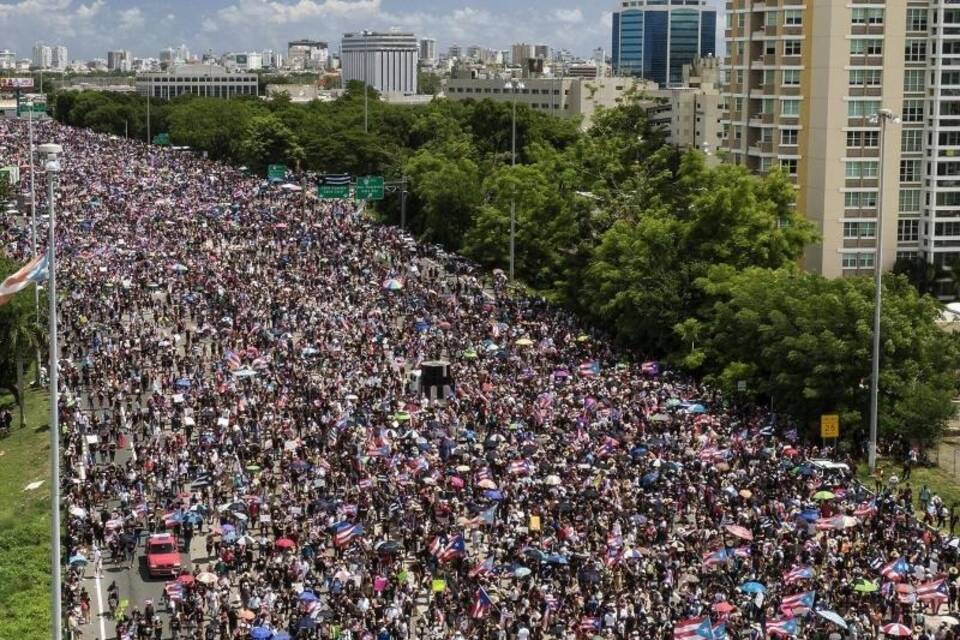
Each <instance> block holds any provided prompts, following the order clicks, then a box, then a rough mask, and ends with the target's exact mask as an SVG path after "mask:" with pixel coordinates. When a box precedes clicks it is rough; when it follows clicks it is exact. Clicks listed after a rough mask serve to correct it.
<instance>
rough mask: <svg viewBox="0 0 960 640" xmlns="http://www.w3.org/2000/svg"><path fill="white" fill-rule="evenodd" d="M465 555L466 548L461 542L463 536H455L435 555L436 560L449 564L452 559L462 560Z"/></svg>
mask: <svg viewBox="0 0 960 640" xmlns="http://www.w3.org/2000/svg"><path fill="white" fill-rule="evenodd" d="M466 553H467V546H466V544H465V543H464V541H463V536H461V535H459V534H457V535H455V536H454V537H453V539H452V540H450V542H448V543H447V544H446V545H445V546H444V547H443V548H442V549H440V550H439V551H438V552H437V553H436V556H437V560H439V561H440V562H449V561H451V560H453V559H454V558H462V557H463V556H464V555H466Z"/></svg>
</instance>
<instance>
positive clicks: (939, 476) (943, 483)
mask: <svg viewBox="0 0 960 640" xmlns="http://www.w3.org/2000/svg"><path fill="white" fill-rule="evenodd" d="M877 465H878V466H879V467H880V468H881V469H883V470H884V471H885V473H884V474H883V477H884V479H886V478H889V477H890V476H891V475H896V476H897V478H899V479H900V482H899V484H898V485H897V486H898V487H901V488H902V487H903V486H905V485H907V484H909V485H910V487H911V488H912V489H913V509H914V512H915V513H916V514H917V517H918V518H923V511H922V509H921V506H920V490H921V489H922V488H923V486H924V485H926V486H927V488H928V489H929V490H930V495H933V494H936V495H938V496H940V498H941V499H942V500H943V503H944V504H945V505H947V507H950V506H951V505H953V504H960V483H958V482H957V481H956V480H955V479H954V478H953V477H951V476H950V474H949V473H947V472H946V471H944V470H943V469H941V468H939V467H936V466H933V467H916V468H914V469H913V470H912V471H911V473H910V479H909V480H906V481H905V480H903V465H901V464H895V463H894V462H893V461H892V460H890V459H886V458H881V459H879V460H878V461H877ZM857 477H858V478H860V481H861V482H862V483H863V484H864V485H865V486H866V487H867V488H869V489H870V490H871V491H872V490H873V488H874V484H875V483H874V480H873V477H872V476H871V475H870V470H869V468H868V467H867V465H866V464H861V465H860V466H859V467H858V468H857Z"/></svg>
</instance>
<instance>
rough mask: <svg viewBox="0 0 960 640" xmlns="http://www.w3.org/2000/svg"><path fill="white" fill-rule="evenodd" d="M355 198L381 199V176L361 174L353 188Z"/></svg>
mask: <svg viewBox="0 0 960 640" xmlns="http://www.w3.org/2000/svg"><path fill="white" fill-rule="evenodd" d="M353 197H354V198H356V199H357V200H383V176H361V177H359V178H357V187H356V189H355V190H354V196H353Z"/></svg>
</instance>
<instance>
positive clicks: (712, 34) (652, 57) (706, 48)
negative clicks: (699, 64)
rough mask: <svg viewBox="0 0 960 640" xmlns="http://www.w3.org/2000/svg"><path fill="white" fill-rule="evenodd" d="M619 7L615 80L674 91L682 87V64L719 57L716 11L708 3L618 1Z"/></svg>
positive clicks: (613, 57) (614, 38)
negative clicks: (621, 78) (626, 79)
mask: <svg viewBox="0 0 960 640" xmlns="http://www.w3.org/2000/svg"><path fill="white" fill-rule="evenodd" d="M618 5H619V6H618V8H617V10H616V11H614V12H613V36H612V42H611V44H612V49H611V60H612V62H613V69H614V73H616V74H617V75H621V76H631V75H632V76H641V77H643V78H645V79H647V80H653V81H654V82H656V83H657V84H659V85H660V86H661V87H676V86H680V85H681V84H682V82H683V66H684V65H688V64H692V63H693V59H694V58H705V57H707V56H713V55H716V53H717V33H716V32H717V11H716V9H714V8H713V7H712V6H709V5H708V4H707V1H706V0H620V2H619V3H618ZM728 6H729V3H728Z"/></svg>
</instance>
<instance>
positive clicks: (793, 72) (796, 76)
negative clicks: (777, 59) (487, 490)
mask: <svg viewBox="0 0 960 640" xmlns="http://www.w3.org/2000/svg"><path fill="white" fill-rule="evenodd" d="M783 86H785V87H799V86H800V70H799V69H784V70H783Z"/></svg>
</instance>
